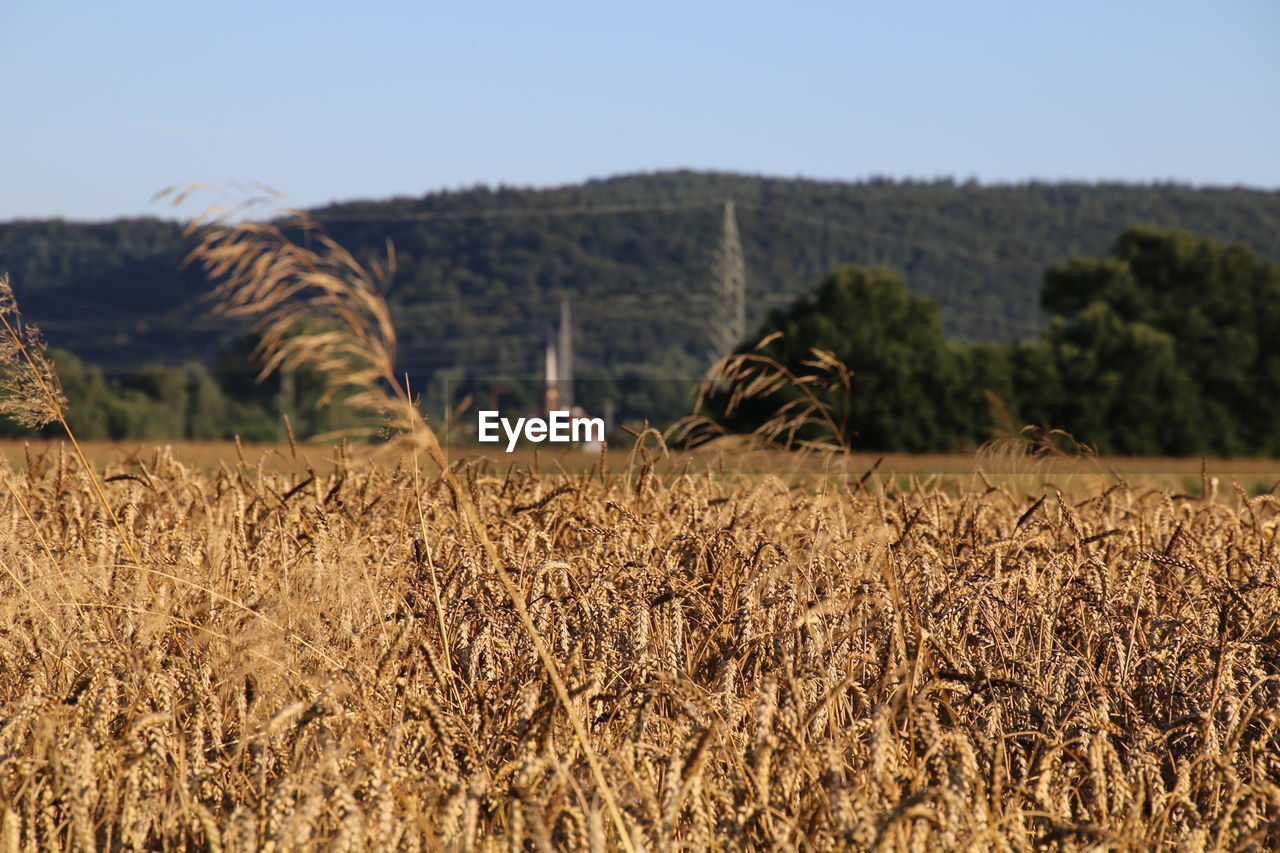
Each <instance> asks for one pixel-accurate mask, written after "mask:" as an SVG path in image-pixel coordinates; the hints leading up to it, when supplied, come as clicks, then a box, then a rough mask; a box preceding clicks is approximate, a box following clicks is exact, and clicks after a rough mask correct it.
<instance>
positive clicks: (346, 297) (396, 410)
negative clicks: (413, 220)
mask: <svg viewBox="0 0 1280 853" xmlns="http://www.w3.org/2000/svg"><path fill="white" fill-rule="evenodd" d="M197 189H199V187H196V186H192V187H189V188H186V189H184V190H181V191H175V190H174V189H173V188H171V189H169V190H165V191H163V192H162V193H160V197H163V196H166V195H169V194H174V204H175V205H176V204H180V203H181V202H182V201H184V200H185V199H186V198H187V197H188V196H189V195H190V194H191V193H192V192H194V191H195V190H197ZM272 195H273V196H275V195H276V194H275V193H274V191H272ZM261 201H262V199H261V198H250V199H247V200H245V201H244V202H242V203H240V204H238V205H235V206H233V207H230V208H227V207H212V208H209V209H208V210H206V211H205V212H204V213H202V214H201V215H199V216H197V217H196V218H195V219H194V220H192V222H191V223H190V224H189V225H188V226H187V228H186V231H185V234H186V236H188V237H194V238H195V239H196V241H197V242H196V246H195V248H194V249H192V250H191V252H190V253H189V254H188V256H187V258H186V261H185V263H192V262H197V263H199V264H200V265H201V266H202V267H203V268H204V270H205V272H206V274H207V275H208V276H209V277H210V278H212V279H218V280H220V283H219V284H218V285H217V287H216V288H215V289H214V291H213V296H214V298H215V299H217V300H218V309H219V311H220V312H221V313H223V314H225V315H227V316H231V317H247V318H253V319H254V320H256V321H257V325H258V327H259V329H260V330H261V331H262V339H261V341H260V343H259V344H258V351H257V354H258V356H259V357H260V358H261V359H262V361H263V368H262V373H261V376H262V377H265V376H267V375H269V374H271V373H272V372H274V371H294V370H299V369H301V368H311V369H313V370H315V371H316V372H317V373H318V374H319V375H320V376H321V377H323V380H324V382H325V383H326V390H325V393H324V394H323V395H322V397H321V401H320V402H321V404H324V403H326V402H329V401H330V400H332V399H334V398H335V397H340V398H342V399H343V401H344V403H345V404H346V405H347V406H348V407H350V408H352V409H354V410H356V411H359V412H363V413H365V414H368V415H371V416H374V417H376V418H378V419H379V420H381V421H382V423H383V424H384V425H385V426H386V427H388V428H389V429H390V430H391V431H392V432H394V433H397V434H398V435H400V436H402V437H407V438H409V439H411V440H413V441H415V442H417V443H418V444H420V445H421V446H422V449H425V450H426V451H427V452H428V454H429V455H430V456H431V458H432V459H433V461H435V462H436V463H437V464H440V465H442V466H443V465H444V464H445V460H444V455H443V452H442V451H441V449H440V444H439V442H438V441H437V439H436V437H435V435H434V434H433V433H432V432H431V430H430V429H428V428H427V426H426V423H425V420H424V418H423V416H422V413H421V412H420V411H419V409H418V407H417V405H416V403H415V401H414V399H413V397H412V396H411V394H410V391H409V388H408V387H407V384H406V383H405V382H403V381H402V380H401V379H400V378H398V377H397V376H396V372H395V363H396V332H395V327H394V326H393V324H392V322H391V313H390V310H389V309H388V307H387V302H386V299H385V298H384V296H383V291H384V289H385V287H386V285H387V283H388V282H389V281H390V279H391V277H392V276H393V275H394V272H395V253H394V251H393V249H392V246H391V243H390V241H388V242H387V260H386V263H385V265H383V264H380V263H378V262H376V261H375V262H373V263H372V264H370V265H369V266H365V265H364V264H361V263H360V262H359V261H358V260H356V258H355V257H354V256H353V255H352V254H351V253H350V252H348V251H347V250H346V249H345V248H343V247H342V246H341V245H339V244H338V243H337V242H336V241H335V240H333V238H331V237H329V236H328V235H327V234H325V233H324V230H323V228H322V227H321V226H320V224H319V223H317V222H316V221H315V220H314V219H313V218H312V217H311V216H309V215H308V214H307V213H305V212H303V211H299V210H292V209H287V208H280V209H277V210H275V211H274V216H273V217H272V218H271V220H270V221H265V222H264V221H251V220H242V221H238V222H232V221H231V220H232V219H233V218H235V217H238V216H243V215H244V214H246V213H247V212H248V211H249V210H250V208H252V207H254V206H255V205H257V204H259V203H260V202H261ZM371 431H373V430H371Z"/></svg>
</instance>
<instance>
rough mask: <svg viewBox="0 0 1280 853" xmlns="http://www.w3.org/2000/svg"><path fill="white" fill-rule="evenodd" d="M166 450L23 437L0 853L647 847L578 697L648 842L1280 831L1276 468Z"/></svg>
mask: <svg viewBox="0 0 1280 853" xmlns="http://www.w3.org/2000/svg"><path fill="white" fill-rule="evenodd" d="M138 461H139V462H141V463H142V464H134V465H132V466H129V467H128V468H124V467H116V468H111V469H108V470H107V471H106V472H105V473H106V475H107V476H106V477H105V480H106V483H105V486H106V488H107V490H108V498H109V500H110V502H111V505H112V507H113V508H114V510H115V512H116V513H117V514H118V515H119V517H120V518H121V519H122V522H123V524H124V525H125V527H126V529H127V533H128V535H129V537H130V538H131V540H132V542H133V544H134V546H135V547H136V549H137V551H138V559H137V561H134V560H133V559H132V558H131V557H129V555H128V554H129V552H128V551H127V550H126V549H125V548H124V547H123V543H122V539H121V535H122V534H121V532H120V531H118V530H116V529H115V528H114V527H113V526H112V524H111V522H110V520H109V518H108V517H107V515H106V513H105V511H104V509H103V507H102V506H101V505H100V504H99V503H98V501H97V500H96V499H95V496H94V493H93V491H92V485H91V484H90V482H89V480H88V478H87V476H86V475H85V473H84V471H83V469H82V468H81V467H80V466H79V465H78V464H75V463H74V460H73V457H71V456H69V455H61V456H59V455H56V454H53V455H50V456H47V457H45V458H43V459H40V458H34V459H33V460H32V464H31V466H30V467H29V468H28V469H27V470H25V471H21V472H19V471H14V470H13V469H8V468H6V469H5V473H4V477H5V478H6V481H7V482H6V488H5V490H4V492H3V497H2V498H0V519H3V521H0V525H2V526H0V564H2V565H4V566H6V567H8V569H7V571H6V572H4V573H2V574H0V590H2V592H0V601H2V602H3V604H0V613H2V615H0V626H3V627H2V628H0V707H2V708H3V713H2V714H0V716H2V717H3V723H0V850H3V851H9V850H46V849H76V850H87V849H102V850H110V849H138V848H150V849H161V848H163V849H175V848H178V849H213V850H254V849H274V850H317V849H343V850H347V849H377V850H392V849H429V850H430V849H445V850H465V849H512V850H528V849H534V850H538V849H613V848H616V847H617V846H619V841H620V839H619V837H618V835H617V830H616V828H615V826H614V824H613V823H612V822H611V821H610V819H609V817H608V814H607V811H606V808H605V805H604V799H603V793H602V790H601V786H600V784H599V782H598V781H597V777H596V776H595V775H594V774H593V773H592V771H591V768H590V767H589V765H588V762H587V760H586V757H585V753H584V752H583V750H582V749H581V746H580V745H579V743H578V740H577V738H576V736H575V733H574V728H575V726H574V725H573V721H572V719H571V715H574V716H577V718H578V719H579V720H581V721H585V724H586V726H587V727H588V728H589V732H588V735H587V736H588V738H589V742H590V746H591V747H593V749H594V751H595V753H596V754H598V756H599V760H600V763H601V768H602V772H603V776H604V778H605V780H606V781H607V784H608V786H609V788H610V789H611V793H612V795H613V796H615V797H616V798H617V800H618V803H619V806H620V808H621V812H622V815H623V819H624V822H625V825H626V826H627V827H629V832H630V834H631V840H632V841H633V842H634V845H635V846H636V847H644V848H646V849H655V850H662V849H682V848H690V849H703V848H707V847H726V848H740V847H754V848H766V847H769V848H772V847H778V848H782V849H788V848H792V849H801V848H803V849H844V848H848V847H855V848H861V849H869V848H878V849H900V848H901V849H927V848H928V847H929V846H930V845H931V846H932V847H933V848H934V849H967V848H976V849H988V848H990V849H1027V848H1030V847H1033V846H1035V845H1037V844H1040V845H1050V846H1052V845H1057V846H1058V847H1059V848H1063V849H1084V848H1093V849H1108V848H1119V849H1149V848H1158V847H1165V848H1169V849H1173V848H1181V849H1189V850H1191V849H1194V850H1200V849H1259V850H1261V849H1274V848H1276V847H1277V845H1280V830H1278V829H1277V824H1276V821H1277V820H1280V787H1278V785H1280V738H1278V735H1277V725H1278V724H1280V625H1278V624H1277V621H1278V618H1277V614H1278V613H1280V600H1278V596H1277V586H1276V584H1277V581H1278V580H1280V577H1278V575H1280V569H1278V568H1277V554H1276V532H1277V526H1278V524H1280V505H1278V502H1277V501H1275V500H1274V499H1271V498H1269V497H1263V498H1259V499H1252V500H1248V499H1246V498H1245V497H1244V496H1241V495H1235V496H1234V497H1233V498H1232V500H1233V501H1234V503H1233V504H1231V505H1225V504H1221V503H1220V504H1208V503H1203V502H1199V501H1192V500H1177V501H1175V500H1172V499H1171V497H1170V496H1169V495H1168V494H1167V493H1164V492H1158V491H1147V490H1139V489H1136V488H1131V487H1127V486H1123V485H1120V486H1114V487H1110V488H1108V489H1107V490H1104V491H1096V492H1093V493H1091V494H1075V495H1073V496H1072V497H1071V498H1070V499H1063V498H1060V497H1059V496H1058V495H1057V494H1055V493H1052V492H1050V493H1049V494H1048V495H1047V496H1045V497H1044V499H1043V500H1037V496H1034V495H1028V494H1023V493H1017V492H1014V491H1012V490H1010V489H1007V488H991V489H985V488H979V489H976V490H973V491H966V492H964V493H961V494H959V495H948V494H946V493H944V492H942V491H939V490H935V489H925V488H921V489H918V490H915V491H911V492H906V493H902V492H895V491H892V490H885V489H883V488H879V487H877V488H863V489H861V490H859V489H856V488H853V487H849V488H836V487H835V486H834V485H831V486H830V488H829V489H827V490H825V491H822V490H819V491H806V490H798V489H789V488H787V487H786V486H784V485H782V484H781V483H780V482H778V481H776V480H770V479H767V478H753V479H751V480H749V481H747V482H745V483H743V482H734V481H733V480H732V478H729V477H712V476H695V475H683V476H670V477H661V476H657V475H655V474H654V473H653V470H652V466H651V460H646V459H644V458H640V459H638V460H637V463H636V465H635V466H634V467H632V468H631V469H629V470H627V471H625V472H623V473H620V474H610V473H606V472H603V471H596V472H582V473H579V474H562V475H549V476H541V477H537V476H532V475H529V474H524V473H518V472H516V473H511V474H494V473H490V472H489V471H488V470H486V469H483V468H481V469H477V468H473V467H468V468H464V469H461V470H458V471H457V472H456V473H455V476H454V477H452V478H450V479H448V480H446V479H444V478H432V479H430V480H426V481H416V478H415V474H414V472H413V470H412V467H411V466H401V467H399V468H395V467H392V466H390V465H386V464H374V463H369V462H365V461H352V460H350V459H347V458H344V457H342V456H338V457H337V458H334V459H333V460H332V461H331V462H330V463H329V464H327V465H325V466H324V467H323V468H322V469H320V470H310V471H308V470H305V469H303V470H297V471H283V472H282V471H271V470H267V469H264V468H261V467H259V466H256V465H254V464H252V463H245V464H236V465H234V466H229V467H226V468H225V469H224V470H221V471H219V472H217V473H214V474H207V473H201V472H198V471H195V470H193V469H191V468H188V467H187V466H186V465H184V464H183V462H182V461H181V460H179V459H177V458H174V457H173V456H172V455H171V454H169V453H167V452H158V453H157V454H155V455H154V456H153V457H152V458H150V459H146V460H138ZM415 483H416V484H415ZM459 490H461V491H464V492H465V493H466V494H467V495H468V496H469V497H470V500H471V501H472V502H473V504H474V507H475V510H476V512H477V515H478V517H479V518H480V519H482V523H483V525H484V534H485V536H486V537H487V538H488V539H489V540H490V541H491V542H492V543H493V546H494V547H495V549H496V552H497V554H498V557H499V559H500V560H501V561H502V563H503V565H504V566H505V567H506V568H507V569H508V571H509V573H510V575H511V576H512V577H513V579H514V581H515V583H516V584H518V586H519V589H520V591H521V592H522V593H523V597H524V599H525V600H526V601H527V602H528V605H527V607H528V612H529V614H530V615H531V617H532V619H533V621H534V623H535V624H536V627H537V631H538V633H539V634H540V636H541V637H543V638H545V640H546V645H547V647H548V651H549V653H550V654H551V655H552V656H553V658H554V660H555V663H556V665H557V668H558V670H559V672H560V673H561V674H562V677H563V679H564V680H565V683H566V685H567V688H568V693H569V696H570V702H571V706H570V707H569V708H565V707H564V706H563V705H562V704H561V703H560V702H558V701H557V698H556V691H555V690H554V689H553V686H552V684H551V683H550V680H549V677H548V670H547V669H546V668H545V667H543V666H542V665H541V664H540V658H539V654H538V652H537V650H536V649H535V647H534V643H533V641H532V639H531V636H530V634H529V633H528V632H527V631H526V630H524V628H523V627H522V625H521V620H520V619H519V617H518V614H517V613H516V612H515V611H514V609H513V607H512V603H511V601H510V599H509V597H508V595H507V594H506V593H505V591H504V589H503V587H502V585H501V583H500V582H499V579H498V577H497V575H496V573H495V571H494V567H493V566H492V565H490V562H489V558H488V556H487V554H486V549H484V548H483V547H481V546H480V545H479V543H478V541H477V537H476V534H475V531H474V530H472V528H471V526H470V525H469V523H468V521H467V518H466V516H465V514H464V513H463V512H462V511H461V510H460V509H459V502H460V497H461V496H460V495H459V494H458V491H459ZM20 505H22V506H25V507H26V508H27V511H28V512H29V513H30V518H29V519H28V518H27V517H26V516H25V515H24V513H23V511H22V510H20V508H19V507H20ZM419 506H420V507H421V512H422V516H421V519H419V517H418V512H419ZM148 587H149V590H148ZM437 595H438V596H439V598H440V599H442V600H443V602H444V606H443V608H442V609H437V607H436V604H435V602H436V600H437Z"/></svg>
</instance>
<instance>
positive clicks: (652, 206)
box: [312, 197, 722, 222]
mask: <svg viewBox="0 0 1280 853" xmlns="http://www.w3.org/2000/svg"><path fill="white" fill-rule="evenodd" d="M721 202H722V200H721V199H715V198H701V197H692V198H686V199H672V200H670V201H645V202H618V203H615V204H591V205H563V206H558V207H497V208H491V209H487V210H485V209H479V210H439V211H427V210H424V211H414V212H406V213H394V214H392V213H373V212H367V213H366V212H359V211H352V212H350V213H313V214H312V218H313V219H315V220H316V221H317V222H417V221H427V222H430V221H434V220H459V219H461V220H465V219H527V218H533V217H542V216H612V215H616V214H620V213H661V212H665V211H672V210H684V209H688V208H694V207H710V206H713V205H717V204H720V203H721Z"/></svg>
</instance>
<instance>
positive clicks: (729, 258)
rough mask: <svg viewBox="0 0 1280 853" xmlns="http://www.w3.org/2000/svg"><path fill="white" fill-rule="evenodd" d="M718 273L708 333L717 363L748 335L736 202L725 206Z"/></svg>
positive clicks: (744, 279) (729, 202)
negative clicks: (734, 206) (735, 209)
mask: <svg viewBox="0 0 1280 853" xmlns="http://www.w3.org/2000/svg"><path fill="white" fill-rule="evenodd" d="M714 273H715V296H714V298H713V299H712V302H711V322H710V324H709V330H708V331H709V333H710V345H711V361H712V362H713V363H714V362H716V361H718V360H719V359H720V358H721V357H722V356H724V355H726V354H728V353H730V352H732V351H733V350H734V348H735V347H737V346H738V345H739V344H741V343H742V341H743V339H744V338H745V337H746V336H747V267H746V262H745V261H744V260H743V258H742V241H741V240H740V239H739V238H738V217H737V214H736V213H735V212H734V209H733V201H732V200H728V201H726V202H725V203H724V226H723V231H722V233H721V237H720V251H719V253H718V255H717V257H716V263H715V267H714Z"/></svg>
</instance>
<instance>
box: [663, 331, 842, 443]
mask: <svg viewBox="0 0 1280 853" xmlns="http://www.w3.org/2000/svg"><path fill="white" fill-rule="evenodd" d="M782 337H783V335H782V333H781V332H774V333H773V334H771V335H767V336H766V337H764V338H763V339H761V340H760V342H759V343H757V344H756V345H755V347H753V348H752V350H751V351H750V352H744V353H734V354H731V355H727V356H725V357H724V358H722V359H720V360H719V361H718V362H716V363H715V364H714V365H712V366H711V369H710V370H709V371H707V375H706V377H704V378H703V380H702V382H701V383H700V384H699V386H698V398H697V402H696V404H695V405H694V412H693V414H692V415H690V416H689V417H688V418H684V419H683V420H681V421H680V422H678V423H677V424H676V425H675V426H673V427H672V429H671V430H670V431H669V434H671V435H672V436H673V437H674V438H675V440H677V441H682V442H685V443H688V444H699V443H701V442H702V441H705V440H707V439H709V438H712V437H714V435H715V434H716V433H717V432H718V433H721V434H723V432H724V430H723V428H722V427H721V426H720V425H719V424H717V423H716V422H715V421H714V420H713V419H712V418H709V417H707V416H706V415H703V414H702V411H703V410H704V408H705V407H707V406H708V405H709V404H711V403H712V402H713V401H714V403H716V404H717V405H719V406H720V407H721V410H722V411H723V413H724V415H726V416H730V415H733V413H734V412H735V411H738V410H739V409H741V408H742V407H743V406H744V404H746V403H748V402H749V401H755V400H761V401H769V402H774V401H777V408H776V409H774V411H773V412H772V413H771V414H770V415H769V417H768V418H767V419H766V420H765V421H764V423H762V424H761V425H760V426H758V427H756V428H755V429H754V430H753V431H752V433H751V434H752V436H754V437H755V438H757V439H761V440H762V441H763V442H764V443H766V444H770V445H776V446H780V447H782V448H784V449H787V450H796V449H798V450H808V451H822V452H837V453H851V452H852V448H851V447H850V446H849V440H848V437H847V436H848V419H849V411H850V406H851V403H852V395H853V371H851V370H850V369H849V368H848V366H847V365H845V364H844V362H842V361H840V359H838V358H836V356H835V354H834V353H831V352H829V351H827V350H822V349H818V348H817V347H811V348H810V349H809V355H808V357H807V358H805V359H804V360H802V361H801V362H800V366H801V367H804V368H808V369H809V371H810V372H806V373H804V374H797V373H795V372H793V371H792V370H791V369H790V368H788V367H787V366H786V365H785V364H783V363H782V362H780V361H778V360H777V359H775V358H774V357H773V356H771V355H770V354H769V353H768V349H769V347H770V345H772V344H773V343H775V342H776V341H778V340H780V339H781V338H782ZM787 397H790V398H791V399H787ZM833 399H834V400H835V402H832V400H833ZM802 434H807V435H809V436H811V437H808V438H805V437H802Z"/></svg>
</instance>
